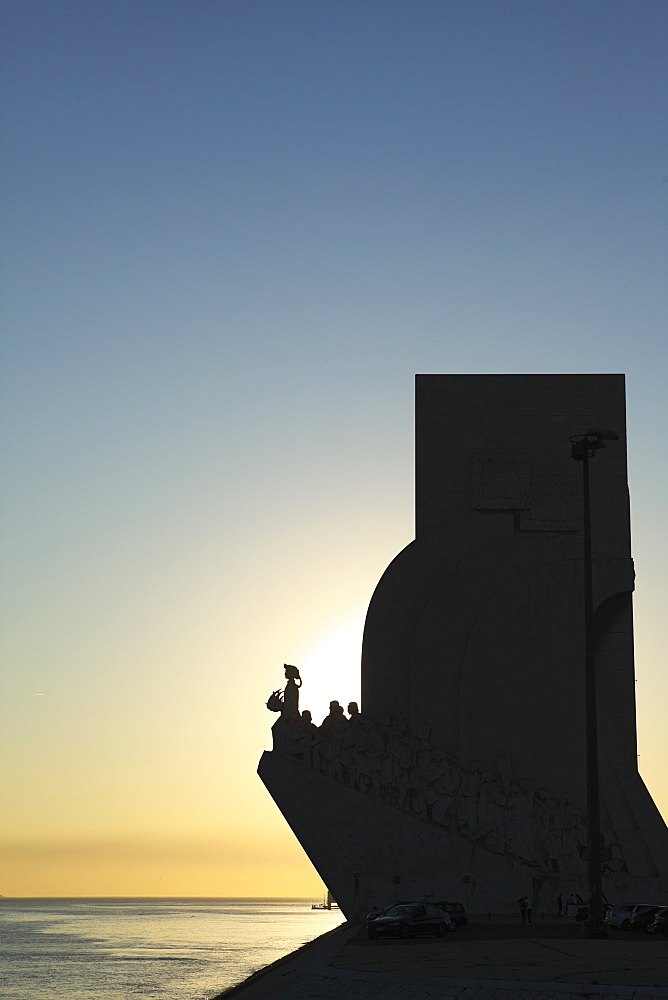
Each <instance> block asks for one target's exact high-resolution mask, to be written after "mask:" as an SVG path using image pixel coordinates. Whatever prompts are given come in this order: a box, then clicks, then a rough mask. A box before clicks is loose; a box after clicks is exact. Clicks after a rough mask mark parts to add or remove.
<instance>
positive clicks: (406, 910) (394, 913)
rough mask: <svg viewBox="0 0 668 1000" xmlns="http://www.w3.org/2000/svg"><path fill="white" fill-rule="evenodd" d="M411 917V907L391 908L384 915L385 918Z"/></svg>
mask: <svg viewBox="0 0 668 1000" xmlns="http://www.w3.org/2000/svg"><path fill="white" fill-rule="evenodd" d="M412 915H413V907H412V906H392V907H390V909H389V910H388V911H387V913H386V914H385V916H386V917H411V916H412Z"/></svg>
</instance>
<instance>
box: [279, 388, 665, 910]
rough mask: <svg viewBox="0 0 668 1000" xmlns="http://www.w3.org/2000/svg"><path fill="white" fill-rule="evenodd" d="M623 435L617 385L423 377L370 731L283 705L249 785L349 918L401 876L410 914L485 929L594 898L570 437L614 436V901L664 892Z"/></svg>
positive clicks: (608, 507) (378, 596) (608, 728)
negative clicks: (458, 917)
mask: <svg viewBox="0 0 668 1000" xmlns="http://www.w3.org/2000/svg"><path fill="white" fill-rule="evenodd" d="M625 426H626V419H625V398H624V376H623V375H418V376H417V382H416V537H415V540H414V541H413V542H411V543H410V544H409V545H408V546H407V547H406V548H405V549H404V550H403V551H402V552H401V553H399V555H398V556H397V557H396V558H395V559H394V560H393V561H392V562H391V563H390V565H389V567H388V568H387V570H386V571H385V573H384V574H383V576H382V578H381V580H380V582H379V584H378V586H377V588H376V590H375V592H374V594H373V597H372V599H371V603H370V606H369V610H368V613H367V618H366V624H365V630H364V641H363V648H362V713H359V712H358V711H357V706H355V710H354V711H353V712H352V713H351V716H350V719H349V720H348V719H346V717H345V715H344V713H343V710H342V709H341V706H338V709H335V708H332V709H331V711H330V715H329V716H328V718H327V720H325V721H324V722H323V725H322V726H321V727H317V726H315V725H314V724H313V722H312V720H311V719H310V716H309V718H308V719H302V718H301V717H298V716H295V714H294V710H295V708H296V705H295V699H294V692H293V695H292V701H291V709H290V711H291V713H292V714H291V715H290V716H289V715H288V713H287V712H286V711H282V713H281V718H280V719H279V720H278V722H277V723H276V725H275V726H274V749H273V750H272V751H270V752H267V753H265V754H264V755H263V757H262V760H261V762H260V767H259V774H260V777H261V778H262V780H263V781H264V783H265V785H266V786H267V788H268V790H269V791H270V793H271V794H272V796H273V798H274V799H275V801H276V803H277V805H278V807H279V809H281V811H282V812H283V814H284V816H285V818H286V819H287V821H288V823H289V824H290V826H291V828H292V829H293V831H294V832H295V834H296V836H297V838H298V839H299V841H300V843H301V844H302V846H303V847H304V850H305V851H306V853H307V854H308V856H309V857H310V859H311V861H312V862H313V864H314V865H315V867H316V869H317V870H318V872H319V873H320V875H321V877H322V878H323V881H324V882H325V884H326V885H327V887H328V888H329V889H330V890H331V891H332V893H333V895H334V898H335V899H336V900H337V902H338V903H339V905H340V906H341V908H342V909H343V911H344V913H345V914H346V916H348V917H351V916H353V914H354V912H357V913H360V912H362V911H366V910H368V909H370V908H371V906H372V905H374V904H375V905H380V904H383V903H386V902H388V901H391V900H392V899H393V898H394V895H395V888H394V886H395V885H396V884H397V883H396V879H397V878H398V879H400V880H401V881H400V885H401V896H402V898H419V897H420V896H422V895H424V894H426V893H433V894H434V896H435V898H443V899H445V898H454V899H460V898H462V896H463V895H464V894H465V893H467V894H468V903H469V906H470V907H471V908H472V909H479V910H481V911H482V910H493V911H495V912H499V911H500V910H505V909H508V910H509V909H513V908H514V906H515V901H516V900H517V898H518V897H519V896H522V895H524V894H525V893H527V892H528V891H530V892H531V895H532V896H533V897H534V901H535V906H536V907H539V906H541V905H542V906H546V907H547V906H551V905H554V902H553V901H554V900H556V897H557V896H558V895H559V894H560V893H568V892H572V891H575V892H579V893H581V894H582V895H583V896H585V897H586V891H587V890H586V884H587V882H586V871H587V836H586V812H587V795H586V768H585V688H584V676H585V671H584V648H585V625H584V617H583V611H582V606H583V529H582V524H583V499H582V474H581V472H580V469H579V468H578V466H577V465H576V464H575V463H574V462H573V461H572V457H571V447H570V444H569V439H570V438H571V437H572V436H574V435H587V433H591V428H597V427H606V428H608V427H609V428H613V429H614V432H615V434H616V435H617V436H618V440H612V439H609V443H608V444H607V447H606V450H605V451H604V452H603V453H602V454H601V455H597V457H596V459H595V460H593V461H591V463H590V467H591V468H590V489H591V500H590V509H591V552H592V572H593V595H594V597H593V605H594V611H595V614H594V635H595V650H596V685H597V692H598V697H597V702H598V717H599V718H598V748H599V767H600V787H601V796H600V797H601V845H602V871H603V881H604V889H605V893H606V895H607V897H608V899H610V900H611V901H616V900H618V899H621V897H622V896H628V897H629V898H642V899H643V900H645V901H647V902H650V901H651V900H653V899H655V900H657V901H661V900H662V895H661V894H662V893H663V894H666V893H668V830H667V829H666V825H665V823H664V822H663V820H662V818H661V816H660V814H659V812H658V810H657V809H656V807H655V805H654V803H653V801H652V798H651V796H650V794H649V792H648V791H647V789H646V788H645V785H644V783H643V781H642V779H641V778H640V775H639V774H638V769H637V749H636V727H635V682H634V681H635V678H634V664H633V620H632V591H633V586H634V571H633V563H632V560H631V551H630V516H629V498H628V486H627V472H626V444H625V441H626V435H625ZM594 433H602V432H594ZM605 433H606V434H607V433H608V432H605ZM613 437H614V435H613ZM604 446H605V442H602V443H601V444H599V445H597V447H604ZM292 669H293V670H296V668H292ZM297 676H298V673H297ZM289 683H290V682H289ZM286 690H287V689H286ZM295 690H296V689H295ZM276 694H277V692H274V695H276ZM332 705H333V706H337V705H338V703H332ZM350 707H351V706H349V708H350ZM276 710H278V709H276ZM594 843H596V841H594ZM353 873H358V874H357V875H354V874H353ZM393 878H394V879H395V882H394V883H393V881H392V880H393ZM464 878H466V879H467V881H466V882H464V881H463V879H464Z"/></svg>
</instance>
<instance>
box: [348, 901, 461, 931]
mask: <svg viewBox="0 0 668 1000" xmlns="http://www.w3.org/2000/svg"><path fill="white" fill-rule="evenodd" d="M448 924H449V921H448V919H447V914H446V913H444V912H443V911H442V910H439V908H438V906H434V904H433V903H395V905H394V906H391V907H390V908H389V910H386V911H385V912H384V913H383V914H382V915H381V916H379V917H376V918H375V919H373V920H369V921H368V922H367V934H368V935H369V937H370V938H371V939H372V940H373V939H375V938H378V937H383V936H388V937H391V936H394V937H401V938H410V937H415V935H417V934H437V935H438V937H445V935H446V934H447V933H448Z"/></svg>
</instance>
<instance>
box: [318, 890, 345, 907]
mask: <svg viewBox="0 0 668 1000" xmlns="http://www.w3.org/2000/svg"><path fill="white" fill-rule="evenodd" d="M311 909H312V910H338V909H339V904H338V903H335V902H334V900H333V899H332V894H331V892H330V891H329V890H327V895H326V896H325V898H324V900H323V901H322V903H311Z"/></svg>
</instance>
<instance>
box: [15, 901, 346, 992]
mask: <svg viewBox="0 0 668 1000" xmlns="http://www.w3.org/2000/svg"><path fill="white" fill-rule="evenodd" d="M312 902H313V900H312V899H308V900H305V899H300V900H295V899H284V900H277V899H0V934H1V937H0V1000H129V998H132V997H152V998H154V1000H209V998H210V997H213V996H215V995H216V993H218V992H220V990H223V989H225V987H227V986H232V985H233V984H234V983H238V982H240V981H241V980H242V979H245V978H246V976H249V975H250V974H251V972H254V971H255V970H256V969H260V968H262V967H263V966H264V965H267V964H268V963H269V962H273V961H274V960H275V959H277V958H280V957H281V956H282V955H286V954H288V953H289V952H291V951H293V950H294V949H295V948H298V947H299V946H300V945H302V944H304V943H305V942H306V941H310V940H312V939H313V938H314V937H317V936H318V935H319V934H322V933H323V932H324V931H327V930H330V929H331V928H332V927H335V926H337V924H339V923H341V922H342V920H343V917H342V915H341V914H340V913H339V911H338V910H332V911H318V910H315V911H314V910H312V909H311V903H312Z"/></svg>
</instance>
